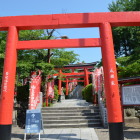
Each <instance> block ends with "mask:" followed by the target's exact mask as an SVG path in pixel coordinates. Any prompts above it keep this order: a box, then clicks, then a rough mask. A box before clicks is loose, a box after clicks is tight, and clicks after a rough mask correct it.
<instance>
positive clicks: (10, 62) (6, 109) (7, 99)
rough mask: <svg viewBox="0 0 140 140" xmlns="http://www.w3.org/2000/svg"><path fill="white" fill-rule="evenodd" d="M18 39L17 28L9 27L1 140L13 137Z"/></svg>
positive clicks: (0, 102)
mask: <svg viewBox="0 0 140 140" xmlns="http://www.w3.org/2000/svg"><path fill="white" fill-rule="evenodd" d="M17 41H18V32H17V28H16V27H14V26H11V27H9V30H8V38H7V44H6V54H5V61H4V70H3V79H2V90H1V96H0V140H10V139H11V127H12V119H11V118H12V114H13V113H12V111H13V100H14V87H15V75H16V61H17V51H16V45H17Z"/></svg>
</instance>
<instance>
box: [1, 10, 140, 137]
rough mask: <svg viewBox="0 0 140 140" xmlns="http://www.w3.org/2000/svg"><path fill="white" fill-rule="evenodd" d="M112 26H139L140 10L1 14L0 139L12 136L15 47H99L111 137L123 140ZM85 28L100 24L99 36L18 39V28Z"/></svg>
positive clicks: (22, 48) (19, 48)
mask: <svg viewBox="0 0 140 140" xmlns="http://www.w3.org/2000/svg"><path fill="white" fill-rule="evenodd" d="M115 26H140V12H106V13H77V14H55V15H34V16H13V17H0V31H8V37H7V44H6V55H5V61H4V71H3V79H2V90H1V97H0V139H1V140H10V139H11V135H10V134H11V126H12V111H13V98H14V87H15V74H16V61H17V50H24V49H54V48H83V47H101V50H102V59H103V67H104V75H105V93H106V102H107V111H108V122H109V132H110V140H123V139H124V136H123V123H122V122H123V120H122V113H121V103H120V96H119V90H118V81H117V74H116V64H115V57H114V48H113V38H112V29H111V27H115ZM84 27H99V29H100V38H87V39H65V40H34V41H19V40H18V31H19V30H32V29H34V30H35V29H56V28H84ZM111 75H113V76H111ZM111 77H113V78H111Z"/></svg>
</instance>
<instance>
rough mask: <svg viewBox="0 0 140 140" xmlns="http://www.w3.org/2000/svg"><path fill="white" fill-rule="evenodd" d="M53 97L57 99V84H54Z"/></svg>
mask: <svg viewBox="0 0 140 140" xmlns="http://www.w3.org/2000/svg"><path fill="white" fill-rule="evenodd" d="M54 99H56V100H58V89H57V86H54Z"/></svg>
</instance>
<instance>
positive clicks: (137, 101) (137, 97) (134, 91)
mask: <svg viewBox="0 0 140 140" xmlns="http://www.w3.org/2000/svg"><path fill="white" fill-rule="evenodd" d="M122 101H123V105H140V85H132V86H123V87H122Z"/></svg>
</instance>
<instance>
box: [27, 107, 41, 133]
mask: <svg viewBox="0 0 140 140" xmlns="http://www.w3.org/2000/svg"><path fill="white" fill-rule="evenodd" d="M41 129H42V117H41V110H40V109H34V110H27V111H26V126H25V133H40V130H41Z"/></svg>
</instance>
